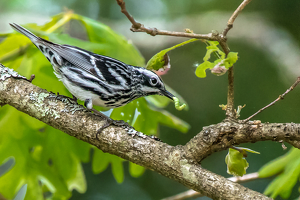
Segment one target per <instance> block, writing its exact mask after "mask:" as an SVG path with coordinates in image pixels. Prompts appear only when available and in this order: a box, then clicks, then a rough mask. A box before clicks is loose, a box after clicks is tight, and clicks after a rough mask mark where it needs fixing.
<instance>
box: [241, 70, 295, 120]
mask: <svg viewBox="0 0 300 200" xmlns="http://www.w3.org/2000/svg"><path fill="white" fill-rule="evenodd" d="M299 83H300V76H299V77H298V78H297V80H296V82H295V83H294V84H293V85H292V86H291V87H290V88H289V89H287V90H286V91H285V93H283V94H282V95H279V97H278V98H277V99H275V100H274V101H273V102H271V103H270V104H268V105H266V106H265V107H263V108H261V109H259V111H257V112H256V113H254V114H253V115H251V116H250V117H248V118H247V119H244V120H243V122H247V121H249V120H250V119H251V118H252V117H254V116H255V115H257V114H259V113H261V112H262V111H263V110H265V109H267V108H269V107H270V106H273V105H274V104H275V103H276V102H277V101H279V100H281V99H284V96H285V95H287V94H288V93H289V92H290V91H292V90H293V89H294V88H295V87H296V86H297V85H298V84H299Z"/></svg>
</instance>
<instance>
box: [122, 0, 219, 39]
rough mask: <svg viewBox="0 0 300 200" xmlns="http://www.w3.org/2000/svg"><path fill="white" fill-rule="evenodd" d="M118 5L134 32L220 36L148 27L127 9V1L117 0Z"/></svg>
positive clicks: (209, 37)
mask: <svg viewBox="0 0 300 200" xmlns="http://www.w3.org/2000/svg"><path fill="white" fill-rule="evenodd" d="M117 3H118V5H119V6H120V7H121V12H122V13H124V15H125V16H126V17H127V18H128V20H129V21H130V22H131V24H132V27H131V29H130V30H131V31H132V32H145V33H148V34H150V35H152V36H156V35H168V36H176V37H187V38H197V39H205V40H212V41H218V40H220V37H219V36H218V35H213V34H211V33H209V34H195V33H187V32H175V31H165V30H158V29H157V28H146V27H145V26H144V25H143V24H141V23H139V22H137V21H136V20H135V19H134V18H133V17H132V15H130V14H129V12H128V11H127V9H126V6H125V2H124V1H123V0H117Z"/></svg>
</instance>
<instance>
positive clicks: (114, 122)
mask: <svg viewBox="0 0 300 200" xmlns="http://www.w3.org/2000/svg"><path fill="white" fill-rule="evenodd" d="M91 110H92V111H93V112H94V113H95V114H96V115H98V116H100V117H102V118H103V119H105V120H106V122H105V124H104V125H103V126H102V127H101V128H100V129H99V130H98V131H97V136H98V135H99V134H100V133H101V132H102V131H103V130H104V129H105V128H107V127H109V126H110V125H115V126H119V127H123V126H125V127H129V128H132V129H134V128H133V127H132V126H130V125H129V124H128V123H127V122H124V121H123V120H113V119H111V118H110V117H107V116H106V115H105V114H103V113H101V112H100V111H98V110H96V109H94V108H92V109H91Z"/></svg>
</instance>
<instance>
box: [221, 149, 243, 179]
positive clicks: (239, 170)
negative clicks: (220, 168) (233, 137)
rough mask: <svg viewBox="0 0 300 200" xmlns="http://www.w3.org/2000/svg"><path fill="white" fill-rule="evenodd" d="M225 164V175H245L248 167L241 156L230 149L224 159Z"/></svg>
mask: <svg viewBox="0 0 300 200" xmlns="http://www.w3.org/2000/svg"><path fill="white" fill-rule="evenodd" d="M225 162H226V164H227V173H228V174H232V175H234V176H243V175H244V174H246V169H247V168H248V167H249V164H248V162H247V161H246V159H245V158H244V157H243V154H242V153H240V152H239V151H237V150H235V149H231V148H230V149H229V152H228V154H227V156H226V158H225Z"/></svg>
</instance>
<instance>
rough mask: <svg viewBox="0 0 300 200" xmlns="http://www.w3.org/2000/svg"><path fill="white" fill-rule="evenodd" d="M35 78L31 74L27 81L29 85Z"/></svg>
mask: <svg viewBox="0 0 300 200" xmlns="http://www.w3.org/2000/svg"><path fill="white" fill-rule="evenodd" d="M34 78H35V75H34V74H31V76H30V79H29V80H28V81H29V82H30V83H31V82H32V81H33V79H34Z"/></svg>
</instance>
